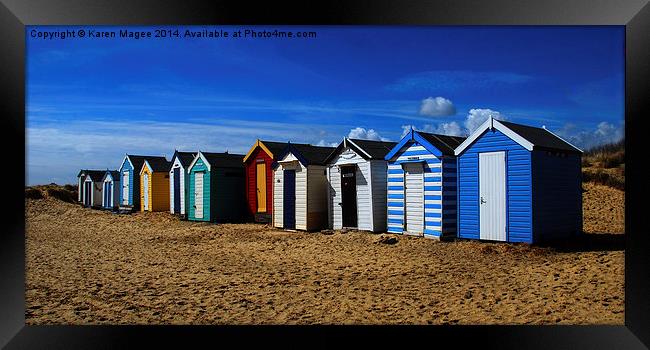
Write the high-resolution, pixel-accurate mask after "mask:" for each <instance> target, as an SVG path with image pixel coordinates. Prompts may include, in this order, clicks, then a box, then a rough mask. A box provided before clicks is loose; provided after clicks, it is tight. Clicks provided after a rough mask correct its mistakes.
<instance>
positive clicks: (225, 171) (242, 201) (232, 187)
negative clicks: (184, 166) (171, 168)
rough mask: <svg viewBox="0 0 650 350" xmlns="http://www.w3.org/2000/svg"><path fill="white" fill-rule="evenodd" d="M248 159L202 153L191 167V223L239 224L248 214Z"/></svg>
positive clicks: (189, 169) (225, 154)
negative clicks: (246, 166)
mask: <svg viewBox="0 0 650 350" xmlns="http://www.w3.org/2000/svg"><path fill="white" fill-rule="evenodd" d="M243 159H244V155H243V154H229V153H227V152H226V153H209V152H201V151H199V152H198V153H197V154H196V156H195V157H194V160H192V163H190V165H189V166H188V170H187V171H188V174H189V191H188V192H189V196H188V219H189V220H192V221H212V222H238V221H242V220H243V219H244V217H245V213H246V195H245V191H246V188H245V183H244V163H243Z"/></svg>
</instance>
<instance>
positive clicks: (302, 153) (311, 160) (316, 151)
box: [283, 143, 336, 165]
mask: <svg viewBox="0 0 650 350" xmlns="http://www.w3.org/2000/svg"><path fill="white" fill-rule="evenodd" d="M334 150H336V147H323V146H312V145H307V144H304V143H290V144H289V145H288V146H287V148H285V150H284V152H283V155H284V154H286V153H287V152H289V151H292V152H297V153H298V154H296V156H297V157H298V158H302V159H303V160H304V161H306V162H307V164H309V165H325V161H326V160H327V158H328V157H329V155H330V154H332V152H334Z"/></svg>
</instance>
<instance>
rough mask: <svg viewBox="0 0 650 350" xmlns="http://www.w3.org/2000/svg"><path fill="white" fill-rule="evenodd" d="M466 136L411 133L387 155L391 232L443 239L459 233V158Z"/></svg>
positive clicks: (389, 224)
mask: <svg viewBox="0 0 650 350" xmlns="http://www.w3.org/2000/svg"><path fill="white" fill-rule="evenodd" d="M463 140H464V138H463V137H456V136H447V135H438V134H431V133H426V132H421V131H415V130H411V131H410V132H409V133H408V134H406V135H405V136H404V137H403V138H402V140H400V142H399V143H398V144H397V145H396V146H395V147H394V148H393V149H392V150H391V151H390V152H389V153H388V154H387V155H386V157H385V159H386V160H387V161H388V206H387V209H388V213H387V214H388V232H392V233H404V234H409V235H416V236H424V237H427V238H435V239H440V238H442V237H446V236H453V235H455V233H456V157H455V156H454V148H456V147H457V146H458V145H459V144H460V143H461V142H463Z"/></svg>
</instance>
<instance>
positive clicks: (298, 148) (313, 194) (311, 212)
mask: <svg viewBox="0 0 650 350" xmlns="http://www.w3.org/2000/svg"><path fill="white" fill-rule="evenodd" d="M334 149H335V148H334V147H319V146H312V145H306V144H294V143H289V144H288V145H287V147H285V149H284V151H282V152H281V153H280V154H279V155H278V156H277V163H276V165H275V169H274V173H273V177H274V181H273V185H274V189H273V225H274V226H275V227H279V228H284V229H299V230H307V231H311V230H319V229H323V228H326V227H327V226H328V210H327V202H328V200H327V187H328V185H327V167H326V166H325V160H326V159H327V157H328V156H329V155H330V154H331V153H332V152H333V151H334Z"/></svg>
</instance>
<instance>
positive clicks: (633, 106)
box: [0, 0, 650, 349]
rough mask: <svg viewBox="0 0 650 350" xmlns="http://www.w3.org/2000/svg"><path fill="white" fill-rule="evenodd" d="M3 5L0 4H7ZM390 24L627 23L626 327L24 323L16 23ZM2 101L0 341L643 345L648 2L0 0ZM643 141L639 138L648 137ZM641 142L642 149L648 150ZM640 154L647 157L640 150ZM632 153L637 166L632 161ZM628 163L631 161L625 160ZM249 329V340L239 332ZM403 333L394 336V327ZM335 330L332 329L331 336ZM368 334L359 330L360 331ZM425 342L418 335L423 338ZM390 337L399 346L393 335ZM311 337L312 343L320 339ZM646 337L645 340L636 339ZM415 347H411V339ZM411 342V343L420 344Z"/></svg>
mask: <svg viewBox="0 0 650 350" xmlns="http://www.w3.org/2000/svg"><path fill="white" fill-rule="evenodd" d="M5 2H6V3H8V4H4V3H5ZM179 23H183V24H186V23H192V24H215V23H218V24H242V23H259V24H278V25H280V24H285V25H286V24H335V25H338V24H369V25H377V24H382V25H383V24H390V25H466V24H472V25H624V26H625V28H626V39H625V46H626V59H625V62H626V74H625V90H626V91H625V103H626V109H625V111H626V115H625V119H626V122H625V133H626V141H625V147H626V149H627V151H626V157H627V159H626V163H627V168H628V169H627V179H626V182H627V185H626V189H633V191H630V190H626V197H625V198H626V199H625V202H626V203H625V204H626V211H625V216H626V217H625V227H626V235H625V242H626V250H625V281H626V285H625V326H535V327H529V326H437V327H426V328H425V327H390V328H389V327H385V326H379V327H352V328H349V327H308V328H305V327H172V326H149V327H145V326H137V327H136V326H125V327H117V326H92V327H91V326H88V327H83V326H78V327H71V326H25V305H24V303H25V296H24V292H25V290H24V287H25V284H24V283H25V279H24V274H25V236H24V232H25V221H24V215H25V214H24V209H25V207H24V196H23V193H22V190H21V186H19V185H18V184H19V183H23V184H24V179H25V167H23V166H21V163H22V162H24V161H25V152H24V151H25V150H24V149H21V148H20V147H16V145H21V144H26V140H25V114H24V112H25V111H24V109H25V31H24V30H25V25H47V24H59V25H66V24H68V25H78V24H87V25H90V24H115V25H128V24H138V25H151V24H179ZM0 26H2V29H1V30H0V33H2V34H0V38H2V40H0V46H1V48H2V50H0V52H2V54H0V71H1V74H0V76H2V78H3V79H2V80H3V83H2V95H1V96H0V104H1V105H2V106H3V109H2V111H3V112H4V113H5V115H4V116H3V125H4V126H5V127H4V132H5V137H3V138H2V141H1V142H2V145H3V149H5V150H9V152H5V161H7V162H8V164H14V165H16V166H14V167H12V168H11V175H10V178H8V179H6V180H7V182H8V183H10V185H8V186H4V187H3V190H4V194H5V203H7V204H6V206H3V207H4V208H5V210H4V212H3V217H4V220H3V221H2V224H3V228H4V230H3V232H2V235H0V240H1V243H0V259H1V261H2V262H1V263H0V271H1V273H0V276H2V278H1V280H2V282H1V283H2V287H1V288H0V310H2V312H1V313H0V315H1V316H0V322H1V324H2V326H1V327H0V346H5V345H7V347H8V348H24V347H28V348H31V347H40V348H66V349H68V348H78V347H83V348H88V347H92V348H98V347H108V348H114V347H127V346H128V347H133V346H134V345H135V344H136V343H137V342H138V340H139V341H141V342H143V344H146V345H148V346H149V347H154V346H160V345H166V346H170V345H172V344H174V345H176V344H178V345H182V346H184V347H187V346H188V345H191V344H193V345H198V344H202V342H203V341H206V340H207V341H208V343H207V344H214V345H216V346H219V345H222V344H223V345H225V344H228V343H229V342H228V341H229V340H235V341H237V342H238V344H242V343H248V342H250V341H251V340H252V341H263V342H265V343H268V342H270V341H271V342H272V341H278V342H281V343H283V344H286V343H288V342H291V341H292V340H294V339H295V338H288V336H295V335H301V336H306V337H307V339H306V340H307V341H308V343H306V344H309V345H312V344H315V343H316V342H315V341H318V342H319V343H321V344H324V343H325V342H327V341H328V340H329V342H332V343H336V344H339V343H340V338H339V337H340V336H346V337H347V336H349V337H350V338H359V337H363V338H364V342H366V343H367V342H368V340H370V341H372V340H375V341H378V342H381V343H383V344H387V343H391V342H392V341H395V340H397V342H399V344H401V345H406V343H409V342H410V341H413V340H423V341H425V343H423V345H424V346H427V344H431V345H438V344H440V343H441V342H442V341H448V342H450V343H452V344H453V345H452V346H454V347H458V346H463V345H469V344H468V342H469V343H471V342H473V339H476V340H477V342H480V344H478V345H479V346H481V347H482V348H485V347H498V348H540V349H556V348H591V349H595V348H607V349H609V348H624V349H633V348H644V347H647V346H650V332H649V330H650V322H649V320H650V306H649V305H650V304H649V303H648V296H650V287H649V284H650V274H649V273H648V266H650V263H649V257H650V249H649V248H650V245H649V244H648V241H649V240H648V234H647V233H646V232H644V231H645V230H644V228H645V227H644V223H645V222H644V221H642V220H643V219H642V218H643V216H642V215H643V214H642V212H641V209H642V208H643V207H644V204H645V202H642V200H643V199H646V198H648V197H649V196H648V194H649V193H648V192H649V190H648V185H647V181H644V182H643V183H642V182H641V181H643V180H645V179H647V174H646V173H642V169H643V166H638V167H635V166H634V165H635V164H636V163H637V160H636V159H643V158H641V157H642V155H641V153H642V150H644V148H642V146H646V145H645V144H642V143H641V142H642V140H643V136H644V135H641V133H642V132H643V130H644V128H643V125H642V123H643V122H642V121H643V120H644V119H642V118H648V115H650V113H648V112H649V111H648V108H647V106H646V104H647V101H648V92H649V91H650V83H649V82H650V75H649V69H648V66H649V65H650V49H649V48H648V44H649V43H650V6H649V5H647V1H644V0H628V1H616V0H612V1H605V0H599V1H596V0H576V1H538V2H532V1H516V0H496V1H490V2H487V1H483V2H482V1H472V0H457V1H453V2H451V1H439V2H437V3H436V2H426V1H422V0H416V1H408V2H400V1H392V2H389V1H385V0H376V1H362V0H353V1H345V2H342V1H340V0H336V1H330V2H326V1H320V2H301V3H273V2H260V3H257V4H251V3H249V2H247V1H240V2H235V1H231V2H228V3H226V2H223V1H212V2H200V1H195V0H185V1H171V0H164V1H161V0H158V1H156V0H143V1H137V2H136V1H124V0H113V1H110V0H97V1H92V2H91V1H83V0H72V1H61V0H50V1H44V0H30V1H16V0H3V4H2V5H0ZM646 138H647V136H646ZM645 148H647V146H646V147H645ZM644 158H647V157H644ZM641 162H642V161H641V160H639V164H641ZM630 163H632V166H630ZM251 333H253V334H254V335H256V336H253V337H246V335H251ZM397 333H401V334H397ZM334 335H335V336H334ZM371 335H372V336H374V337H368V336H371ZM420 337H422V339H416V338H420ZM397 342H396V343H397ZM321 344H319V345H321ZM644 344H645V346H644ZM412 345H415V344H412ZM418 345H419V344H418Z"/></svg>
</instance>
